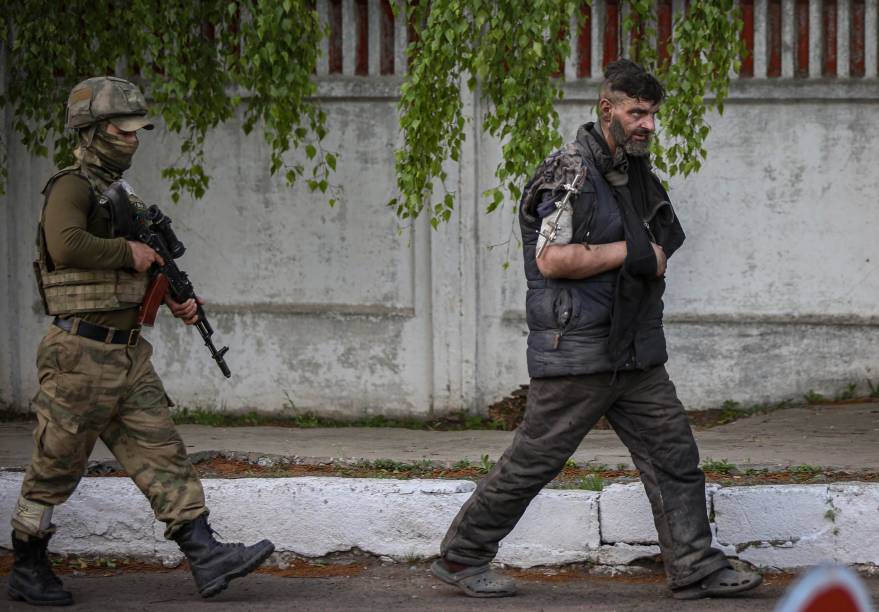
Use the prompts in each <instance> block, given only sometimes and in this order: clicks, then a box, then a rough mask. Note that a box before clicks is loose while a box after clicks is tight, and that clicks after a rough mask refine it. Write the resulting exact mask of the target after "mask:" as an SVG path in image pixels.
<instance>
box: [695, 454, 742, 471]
mask: <svg viewBox="0 0 879 612" xmlns="http://www.w3.org/2000/svg"><path fill="white" fill-rule="evenodd" d="M702 471H703V472H714V473H716V474H732V473H733V472H734V471H736V465H735V464H734V463H730V462H729V461H727V460H726V459H720V460H717V461H715V460H714V459H712V458H711V457H708V458H707V459H705V461H703V462H702Z"/></svg>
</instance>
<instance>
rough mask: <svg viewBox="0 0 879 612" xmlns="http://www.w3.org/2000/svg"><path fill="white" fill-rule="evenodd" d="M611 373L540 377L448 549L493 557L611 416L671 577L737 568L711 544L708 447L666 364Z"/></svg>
mask: <svg viewBox="0 0 879 612" xmlns="http://www.w3.org/2000/svg"><path fill="white" fill-rule="evenodd" d="M611 381H612V375H611V374H610V373H607V374H588V375H582V376H563V377H557V378H534V379H532V380H531V386H530V388H529V390H528V402H527V407H526V410H525V417H524V419H523V421H522V424H521V425H519V428H518V429H517V430H516V434H515V437H514V438H513V444H512V445H511V446H510V447H509V448H508V449H507V450H506V452H504V454H503V456H501V458H500V460H499V461H498V462H497V464H496V465H495V466H494V468H492V470H491V471H490V472H489V473H488V475H486V477H485V478H483V479H482V480H481V481H479V485H478V486H477V487H476V491H475V492H474V493H473V495H472V496H471V497H470V498H469V499H468V500H467V502H466V503H465V504H464V506H463V507H462V508H461V510H460V512H458V515H457V516H456V517H455V520H454V521H453V522H452V525H451V526H450V527H449V530H448V532H447V533H446V536H445V538H444V539H443V543H442V555H443V557H444V558H446V559H448V560H449V561H454V562H457V563H463V564H465V565H482V564H485V563H488V562H489V561H491V560H492V559H493V558H494V556H495V555H496V554H497V550H498V543H499V542H500V541H501V540H502V539H503V538H504V537H505V536H506V535H507V534H508V533H510V531H512V530H513V527H515V525H516V523H517V522H518V521H519V519H520V518H521V517H522V514H524V512H525V509H526V508H527V507H528V504H529V503H530V502H531V500H532V499H533V498H534V497H535V496H536V495H537V494H538V493H539V492H540V490H541V489H542V488H543V487H544V485H546V484H547V483H548V482H549V481H551V480H552V479H553V478H555V477H556V475H558V473H559V472H560V471H561V470H562V468H563V467H564V465H565V461H567V459H568V458H569V457H570V456H571V455H572V454H573V453H574V451H575V450H576V449H577V447H578V446H579V445H580V442H581V441H582V440H583V437H584V436H585V435H586V434H587V433H588V432H589V430H590V429H592V427H593V426H594V425H595V423H596V422H597V421H598V419H599V418H600V417H601V416H602V415H604V416H606V417H607V420H608V421H609V422H610V424H611V426H612V427H613V429H614V431H616V433H617V435H618V436H619V437H620V439H621V440H622V442H623V443H624V444H625V445H626V447H627V448H628V449H629V452H630V453H631V455H632V460H633V462H634V463H635V466H636V467H637V468H638V470H639V471H640V472H641V481H642V482H643V483H644V488H645V489H646V491H647V497H648V498H649V499H650V505H651V507H652V509H653V520H654V522H655V524H656V531H657V532H658V534H659V546H660V549H661V551H662V558H663V562H664V565H665V570H666V574H667V576H668V582H669V586H670V587H671V588H673V589H675V588H680V587H683V586H687V585H689V584H692V583H694V582H698V581H699V580H701V579H702V578H704V577H705V576H707V575H709V574H711V573H713V572H715V571H717V570H719V569H722V568H726V567H730V564H729V562H728V561H727V559H726V557H725V556H724V555H723V553H722V552H721V551H720V550H718V549H716V548H712V546H711V531H710V528H709V525H708V515H707V512H706V508H705V475H704V474H703V473H702V470H701V469H700V468H699V451H698V449H697V448H696V441H695V440H694V439H693V433H692V430H691V429H690V424H689V421H688V420H687V416H686V413H685V411H684V407H683V405H682V404H681V402H680V401H679V400H678V397H677V393H676V392H675V388H674V385H673V384H672V382H671V381H670V380H669V377H668V373H667V372H666V371H665V367H663V366H658V367H655V368H651V369H650V370H647V371H631V372H629V371H627V372H619V373H618V374H617V377H616V380H615V381H613V384H611ZM551 528H552V526H551V525H547V529H551Z"/></svg>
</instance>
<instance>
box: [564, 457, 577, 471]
mask: <svg viewBox="0 0 879 612" xmlns="http://www.w3.org/2000/svg"><path fill="white" fill-rule="evenodd" d="M576 468H577V462H576V461H574V460H573V459H568V460H567V461H565V469H567V470H574V469H576Z"/></svg>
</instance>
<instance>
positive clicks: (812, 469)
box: [787, 463, 824, 474]
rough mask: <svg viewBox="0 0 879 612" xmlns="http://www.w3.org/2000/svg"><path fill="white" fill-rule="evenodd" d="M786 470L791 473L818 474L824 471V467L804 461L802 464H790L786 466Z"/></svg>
mask: <svg viewBox="0 0 879 612" xmlns="http://www.w3.org/2000/svg"><path fill="white" fill-rule="evenodd" d="M787 471H788V472H791V473H793V474H820V473H821V472H823V471H824V468H822V467H821V466H818V465H809V464H808V463H804V464H802V465H791V466H789V467H788V468H787Z"/></svg>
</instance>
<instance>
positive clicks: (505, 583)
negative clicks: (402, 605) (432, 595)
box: [430, 559, 516, 597]
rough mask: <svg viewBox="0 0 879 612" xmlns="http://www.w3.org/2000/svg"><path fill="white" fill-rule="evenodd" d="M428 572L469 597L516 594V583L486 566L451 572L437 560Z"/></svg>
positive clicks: (510, 595)
mask: <svg viewBox="0 0 879 612" xmlns="http://www.w3.org/2000/svg"><path fill="white" fill-rule="evenodd" d="M430 571H431V573H432V574H433V575H434V576H436V577H437V578H439V579H440V580H442V581H443V582H445V583H446V584H450V585H452V586H456V587H458V588H459V589H461V590H462V591H464V593H465V594H467V595H468V596H470V597H512V596H513V595H515V594H516V583H515V582H513V580H512V579H511V578H507V577H506V576H504V575H502V574H499V573H497V572H496V571H494V570H493V569H491V568H490V567H489V566H488V565H474V566H472V567H468V568H466V569H463V570H461V571H458V572H453V571H451V570H450V569H449V568H447V567H446V564H445V563H443V561H442V559H437V560H436V561H434V562H433V564H432V565H431V566H430Z"/></svg>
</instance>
